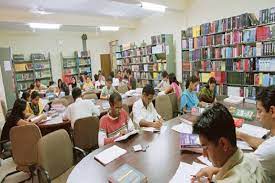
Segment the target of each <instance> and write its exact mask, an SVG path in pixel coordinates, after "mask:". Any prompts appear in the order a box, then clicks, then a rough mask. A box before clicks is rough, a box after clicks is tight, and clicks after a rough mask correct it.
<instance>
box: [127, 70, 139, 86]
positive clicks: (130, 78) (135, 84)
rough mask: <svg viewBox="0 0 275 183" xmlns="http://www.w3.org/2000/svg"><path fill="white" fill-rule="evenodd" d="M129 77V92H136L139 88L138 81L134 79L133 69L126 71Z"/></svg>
mask: <svg viewBox="0 0 275 183" xmlns="http://www.w3.org/2000/svg"><path fill="white" fill-rule="evenodd" d="M126 73H127V77H128V88H129V90H135V89H136V88H137V80H136V79H135V78H134V77H133V75H132V71H131V69H128V70H127V71H126Z"/></svg>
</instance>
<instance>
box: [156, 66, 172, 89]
mask: <svg viewBox="0 0 275 183" xmlns="http://www.w3.org/2000/svg"><path fill="white" fill-rule="evenodd" d="M161 76H162V80H161V82H160V83H159V84H158V86H157V88H159V89H160V91H165V90H166V89H167V88H169V86H170V83H169V77H168V73H167V72H166V71H163V72H162V74H161Z"/></svg>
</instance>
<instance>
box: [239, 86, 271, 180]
mask: <svg viewBox="0 0 275 183" xmlns="http://www.w3.org/2000/svg"><path fill="white" fill-rule="evenodd" d="M256 101H257V104H256V107H257V119H258V121H259V122H260V123H261V124H262V126H263V128H266V129H268V130H270V134H268V135H267V138H266V140H264V139H259V138H256V137H253V136H250V135H248V134H245V133H241V132H238V131H237V138H239V139H241V140H243V141H246V142H247V143H248V144H249V145H250V146H251V147H253V148H254V149H256V150H255V151H254V153H253V154H255V155H256V157H257V158H258V160H259V161H260V163H261V164H262V166H263V168H264V169H265V171H266V172H267V175H268V176H269V177H270V178H271V182H275V86H270V87H268V88H263V89H262V90H261V91H260V92H259V93H258V94H257V96H256Z"/></svg>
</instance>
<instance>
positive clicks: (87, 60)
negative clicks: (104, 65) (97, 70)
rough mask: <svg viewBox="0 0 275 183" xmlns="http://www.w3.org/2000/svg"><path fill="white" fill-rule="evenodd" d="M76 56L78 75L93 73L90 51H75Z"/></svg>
mask: <svg viewBox="0 0 275 183" xmlns="http://www.w3.org/2000/svg"><path fill="white" fill-rule="evenodd" d="M75 57H76V59H77V67H78V75H79V76H80V75H81V74H84V73H88V74H89V75H92V62H91V56H90V51H81V52H79V51H75Z"/></svg>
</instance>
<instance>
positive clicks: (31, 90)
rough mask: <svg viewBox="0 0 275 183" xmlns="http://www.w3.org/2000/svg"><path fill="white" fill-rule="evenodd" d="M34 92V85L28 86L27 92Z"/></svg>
mask: <svg viewBox="0 0 275 183" xmlns="http://www.w3.org/2000/svg"><path fill="white" fill-rule="evenodd" d="M33 91H34V84H33V83H32V84H30V87H29V88H28V92H29V93H30V94H31V93H32V92H33Z"/></svg>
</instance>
